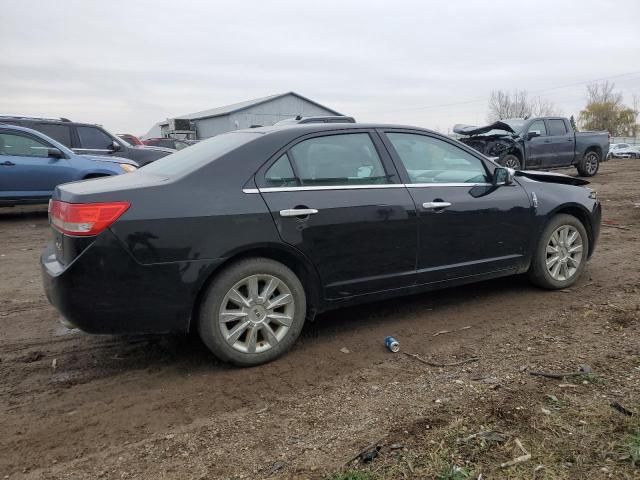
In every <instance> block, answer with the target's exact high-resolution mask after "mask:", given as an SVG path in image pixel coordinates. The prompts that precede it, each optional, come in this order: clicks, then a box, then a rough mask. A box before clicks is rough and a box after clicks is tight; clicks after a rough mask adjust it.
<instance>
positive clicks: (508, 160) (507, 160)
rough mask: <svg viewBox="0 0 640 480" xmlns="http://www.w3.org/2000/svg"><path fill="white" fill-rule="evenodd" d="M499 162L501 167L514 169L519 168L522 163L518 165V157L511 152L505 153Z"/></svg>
mask: <svg viewBox="0 0 640 480" xmlns="http://www.w3.org/2000/svg"><path fill="white" fill-rule="evenodd" d="M500 164H501V165H502V166H503V167H507V168H512V169H514V170H520V169H521V168H522V165H520V160H519V159H518V157H516V156H515V155H511V154H509V155H505V156H504V157H503V158H502V161H501V162H500Z"/></svg>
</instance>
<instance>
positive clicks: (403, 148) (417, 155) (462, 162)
mask: <svg viewBox="0 0 640 480" xmlns="http://www.w3.org/2000/svg"><path fill="white" fill-rule="evenodd" d="M386 135H387V137H388V138H389V140H390V141H391V144H392V145H393V148H394V149H395V151H396V153H397V154H398V157H399V158H400V161H401V162H402V164H403V165H404V168H405V169H406V170H407V173H408V175H409V179H410V181H411V183H485V182H487V181H488V176H487V170H486V168H485V166H484V164H483V163H482V161H481V160H480V159H478V158H476V157H474V156H473V155H471V154H470V153H468V152H466V151H464V150H463V149H462V148H460V147H457V146H455V145H452V144H450V143H449V142H445V141H444V140H440V139H438V138H434V137H429V136H426V135H418V134H413V133H391V132H388V133H387V134H386Z"/></svg>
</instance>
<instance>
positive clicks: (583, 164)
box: [577, 150, 600, 177]
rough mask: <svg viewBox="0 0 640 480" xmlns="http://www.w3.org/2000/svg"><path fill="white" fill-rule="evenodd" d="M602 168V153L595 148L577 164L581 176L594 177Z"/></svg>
mask: <svg viewBox="0 0 640 480" xmlns="http://www.w3.org/2000/svg"><path fill="white" fill-rule="evenodd" d="M599 168H600V154H598V152H596V151H595V150H589V151H588V152H586V153H585V154H584V157H582V160H580V163H579V164H578V165H577V169H578V174H579V175H580V176H581V177H593V176H594V175H595V174H596V173H598V169H599Z"/></svg>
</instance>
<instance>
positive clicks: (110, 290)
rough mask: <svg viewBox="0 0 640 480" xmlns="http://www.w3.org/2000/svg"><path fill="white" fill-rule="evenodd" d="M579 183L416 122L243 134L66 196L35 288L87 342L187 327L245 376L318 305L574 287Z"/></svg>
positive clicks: (584, 218) (589, 216) (591, 200)
mask: <svg viewBox="0 0 640 480" xmlns="http://www.w3.org/2000/svg"><path fill="white" fill-rule="evenodd" d="M586 183H587V182H586V181H584V180H581V179H577V178H572V177H568V176H565V175H559V174H552V173H542V172H515V173H514V172H513V171H512V170H508V169H506V168H504V167H500V166H498V165H497V164H495V163H493V162H492V161H491V160H489V159H487V158H486V157H484V156H482V155H481V154H480V153H478V152H476V151H475V150H473V149H471V148H469V147H467V146H466V145H463V144H462V143H459V142H457V141H455V140H452V139H450V138H448V137H445V136H443V135H439V134H437V133H434V132H431V131H428V130H422V129H418V128H412V127H397V126H386V125H365V124H307V125H295V126H290V127H264V128H255V129H250V130H244V131H236V132H231V133H226V134H223V135H218V136H216V137H213V138H211V139H209V140H206V141H203V142H201V143H199V144H197V145H194V146H192V147H190V148H187V149H184V150H181V151H180V152H177V153H174V154H173V155H170V156H169V157H167V158H166V159H161V160H158V161H156V162H154V163H152V164H150V165H148V166H146V167H145V168H143V169H141V170H139V171H137V172H134V173H131V174H128V175H122V176H119V177H114V178H106V179H98V180H92V181H86V182H78V183H71V184H66V185H62V186H59V187H58V188H57V189H56V191H55V194H54V196H53V199H52V201H51V204H50V221H51V225H52V230H53V241H52V242H51V243H50V245H48V246H47V248H46V250H45V251H44V253H43V255H42V259H41V260H42V273H43V279H44V286H45V290H46V293H47V296H48V298H49V300H50V301H51V303H53V305H55V306H56V307H57V308H58V309H59V310H60V311H61V312H62V314H63V315H64V317H65V318H66V320H67V322H68V323H70V324H72V325H74V326H76V327H78V328H80V329H82V330H85V331H87V332H91V333H162V332H167V333H168V332H187V331H189V330H193V329H195V330H197V331H198V332H199V333H200V336H201V337H202V340H203V341H204V343H205V344H206V345H207V346H208V347H209V348H210V349H211V351H212V352H213V353H214V354H215V355H216V356H217V357H219V358H220V359H223V360H225V361H229V362H233V363H235V364H237V365H256V364H259V363H263V362H267V361H270V360H272V359H274V358H276V357H278V356H279V355H281V354H283V353H284V352H285V351H287V350H288V349H289V348H290V347H291V346H292V345H293V343H294V342H295V340H296V338H297V337H298V335H299V334H300V331H301V330H302V327H303V324H304V322H305V320H306V319H312V318H313V317H314V316H315V315H316V314H317V313H319V312H322V311H324V310H327V309H331V308H335V307H340V306H343V305H348V304H354V303H357V302H365V301H371V300H381V299H384V298H389V297H394V296H398V295H406V294H411V293H417V292H422V291H426V290H433V289H436V288H442V287H448V286H452V285H460V284H464V283H470V282H476V281H480V280H485V279H490V278H495V277H501V276H505V275H513V274H518V273H525V272H526V273H527V274H528V275H529V277H530V278H531V280H532V282H533V283H534V284H536V285H538V286H540V287H543V288H547V289H559V288H566V287H568V286H570V285H572V284H573V283H574V282H575V281H576V280H577V278H578V277H579V276H580V274H581V272H582V271H583V269H584V267H585V263H586V262H587V260H588V258H589V257H590V256H591V254H592V253H593V250H594V247H595V244H596V241H597V238H598V234H599V230H600V217H601V207H600V203H599V201H598V199H597V198H596V194H595V192H594V191H592V190H590V189H588V188H586V187H584V185H585V184H586Z"/></svg>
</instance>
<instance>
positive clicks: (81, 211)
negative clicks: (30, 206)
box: [49, 200, 131, 236]
mask: <svg viewBox="0 0 640 480" xmlns="http://www.w3.org/2000/svg"><path fill="white" fill-rule="evenodd" d="M130 206H131V204H130V203H129V202H108V203H67V202H61V201H59V200H51V201H50V202H49V218H50V219H51V224H52V225H53V226H54V227H55V228H56V229H57V230H59V231H61V232H62V233H65V234H67V235H80V236H89V235H98V234H99V233H100V232H102V231H103V230H104V229H105V228H107V227H108V226H109V225H111V224H112V223H113V222H115V221H116V220H117V219H118V218H119V217H120V216H121V215H122V214H123V213H124V212H126V211H127V209H128V208H129V207H130Z"/></svg>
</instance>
